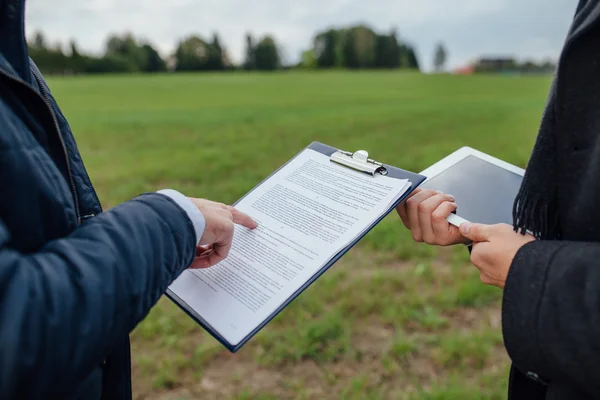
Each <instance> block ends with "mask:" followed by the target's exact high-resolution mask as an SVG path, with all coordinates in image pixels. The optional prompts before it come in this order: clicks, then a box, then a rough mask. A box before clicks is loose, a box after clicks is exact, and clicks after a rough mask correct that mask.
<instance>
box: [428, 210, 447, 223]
mask: <svg viewBox="0 0 600 400" xmlns="http://www.w3.org/2000/svg"><path fill="white" fill-rule="evenodd" d="M431 219H432V220H433V222H442V221H444V220H445V219H446V214H445V213H444V212H442V211H440V210H435V211H434V212H433V213H431Z"/></svg>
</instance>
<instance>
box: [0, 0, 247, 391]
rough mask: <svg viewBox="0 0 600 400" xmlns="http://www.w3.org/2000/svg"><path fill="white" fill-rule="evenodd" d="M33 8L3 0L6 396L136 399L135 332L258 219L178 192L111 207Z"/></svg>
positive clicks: (0, 247)
mask: <svg viewBox="0 0 600 400" xmlns="http://www.w3.org/2000/svg"><path fill="white" fill-rule="evenodd" d="M24 15H25V4H24V0H0V187H1V188H2V190H3V192H2V196H0V398H1V399H100V398H102V399H116V400H118V399H130V398H131V397H132V393H131V368H130V346H129V333H130V332H131V330H132V329H133V328H134V327H135V326H136V324H137V323H139V322H140V321H141V320H142V319H143V318H144V317H145V316H146V315H147V314H148V312H149V310H150V309H151V307H152V306H153V305H154V304H155V303H156V302H157V301H158V299H159V298H160V296H161V295H162V294H163V293H164V292H165V291H166V289H167V287H168V286H169V285H170V284H171V283H172V282H173V281H174V280H175V279H176V278H177V277H178V276H179V275H180V274H181V273H182V272H183V271H184V270H185V269H186V268H190V267H191V268H206V267H209V266H211V265H214V264H216V263H218V262H219V261H221V260H222V259H223V258H225V257H226V256H227V255H228V252H229V249H230V247H231V240H232V236H233V229H234V223H240V224H242V225H244V226H245V227H247V228H255V227H256V223H255V222H254V221H252V220H251V219H250V218H249V217H248V216H246V215H244V214H242V213H240V212H237V211H236V210H235V209H233V208H232V207H230V206H226V205H223V204H220V203H214V202H211V201H208V200H202V199H191V198H188V197H186V196H184V195H182V194H181V193H179V192H177V191H174V190H171V189H167V190H162V191H160V192H159V193H148V194H144V195H141V196H139V197H137V198H136V199H134V200H131V201H129V202H126V203H124V204H121V205H119V206H117V207H115V208H113V209H111V210H109V211H107V212H102V209H101V207H100V202H99V201H98V198H97V197H96V193H95V191H94V189H93V187H92V184H91V183H90V179H89V177H88V175H87V173H86V171H85V168H84V166H83V163H82V161H81V158H80V155H79V152H78V151H77V146H76V144H75V141H74V139H73V135H72V133H71V130H70V128H69V125H68V124H67V121H66V120H65V117H64V115H63V114H62V113H61V111H60V109H59V107H58V105H57V104H56V102H55V100H54V98H53V97H52V94H51V92H50V90H49V88H48V86H47V85H46V83H45V82H44V80H43V78H42V76H41V74H40V72H39V70H38V69H37V68H36V66H35V64H34V63H33V62H32V61H31V60H30V59H29V57H28V55H27V46H26V42H25V35H24Z"/></svg>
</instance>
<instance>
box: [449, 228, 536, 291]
mask: <svg viewBox="0 0 600 400" xmlns="http://www.w3.org/2000/svg"><path fill="white" fill-rule="evenodd" d="M460 232H461V233H462V235H463V236H465V237H467V238H469V239H471V240H472V241H473V249H472V251H471V262H472V263H473V265H475V266H476V267H477V269H479V272H480V275H479V277H480V278H481V281H482V282H483V283H485V284H486V285H493V286H497V287H499V288H501V289H503V288H504V285H505V284H506V278H507V277H508V271H509V270H510V266H511V265H512V262H513V259H514V258H515V255H516V254H517V251H519V249H520V248H521V247H523V246H524V245H525V244H526V243H529V242H532V241H534V240H535V238H534V237H533V236H531V235H522V234H520V233H517V232H515V231H514V229H513V227H512V226H510V225H506V224H499V225H482V224H471V223H465V224H462V225H461V226H460Z"/></svg>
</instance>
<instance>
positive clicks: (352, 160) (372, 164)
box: [330, 150, 387, 176]
mask: <svg viewBox="0 0 600 400" xmlns="http://www.w3.org/2000/svg"><path fill="white" fill-rule="evenodd" d="M330 160H331V161H332V162H334V163H337V164H341V165H345V166H346V167H350V168H352V169H355V170H357V171H361V172H366V173H368V174H369V175H371V176H375V174H380V175H387V169H386V168H385V167H384V166H383V164H382V163H380V162H377V161H375V160H371V159H370V158H369V153H368V152H366V151H365V150H358V151H356V152H354V153H351V152H349V151H343V150H338V151H336V152H335V153H333V154H332V155H331V157H330Z"/></svg>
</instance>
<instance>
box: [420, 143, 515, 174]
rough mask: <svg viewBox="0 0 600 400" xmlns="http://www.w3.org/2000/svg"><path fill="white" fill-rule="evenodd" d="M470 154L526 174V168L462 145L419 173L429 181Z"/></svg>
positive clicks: (511, 170) (509, 169)
mask: <svg viewBox="0 0 600 400" xmlns="http://www.w3.org/2000/svg"><path fill="white" fill-rule="evenodd" d="M468 156H474V157H477V158H480V159H482V160H483V161H487V162H489V163H490V164H494V165H497V166H498V167H500V168H503V169H506V170H508V171H510V172H514V173H515V174H517V175H520V176H524V175H525V170H524V169H522V168H519V167H517V166H515V165H512V164H509V163H507V162H506V161H502V160H500V159H498V158H496V157H493V156H490V155H489V154H486V153H482V152H481V151H479V150H475V149H473V148H471V147H468V146H465V147H461V148H460V149H458V150H456V151H455V152H454V153H452V154H450V155H449V156H447V157H445V158H442V159H441V160H440V161H438V162H436V163H435V164H433V165H432V166H430V167H428V168H427V169H425V170H424V171H422V172H420V173H419V175H424V176H425V177H426V178H427V179H426V180H425V182H427V181H429V180H430V179H432V178H434V177H435V176H437V175H439V174H441V173H442V172H444V171H445V170H447V169H448V168H450V167H452V166H453V165H455V164H457V163H458V162H459V161H462V160H463V159H464V158H467V157H468ZM425 182H423V183H425Z"/></svg>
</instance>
